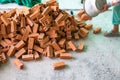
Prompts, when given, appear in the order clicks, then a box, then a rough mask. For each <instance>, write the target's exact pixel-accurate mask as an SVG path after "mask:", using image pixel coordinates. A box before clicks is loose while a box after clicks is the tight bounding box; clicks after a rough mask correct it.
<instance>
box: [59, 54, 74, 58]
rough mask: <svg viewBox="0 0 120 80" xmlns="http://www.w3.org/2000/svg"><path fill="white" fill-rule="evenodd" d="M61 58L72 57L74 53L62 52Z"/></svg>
mask: <svg viewBox="0 0 120 80" xmlns="http://www.w3.org/2000/svg"><path fill="white" fill-rule="evenodd" d="M60 58H61V59H71V58H72V55H71V54H70V53H61V54H60Z"/></svg>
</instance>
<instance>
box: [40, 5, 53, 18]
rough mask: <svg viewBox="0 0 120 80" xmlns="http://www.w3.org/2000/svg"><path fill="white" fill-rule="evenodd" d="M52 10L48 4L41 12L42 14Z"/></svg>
mask: <svg viewBox="0 0 120 80" xmlns="http://www.w3.org/2000/svg"><path fill="white" fill-rule="evenodd" d="M51 11H52V10H51V7H50V6H48V7H46V8H45V9H44V11H43V12H42V15H44V16H45V15H48V14H49V13H50V12H51Z"/></svg>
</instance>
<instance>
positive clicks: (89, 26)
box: [84, 24, 93, 30]
mask: <svg viewBox="0 0 120 80" xmlns="http://www.w3.org/2000/svg"><path fill="white" fill-rule="evenodd" d="M84 27H85V28H86V29H87V30H90V29H92V27H93V24H87V25H85V26H84Z"/></svg>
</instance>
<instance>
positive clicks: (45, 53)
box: [42, 49, 47, 57]
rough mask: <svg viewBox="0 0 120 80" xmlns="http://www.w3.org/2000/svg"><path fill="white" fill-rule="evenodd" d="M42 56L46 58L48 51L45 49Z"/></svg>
mask: <svg viewBox="0 0 120 80" xmlns="http://www.w3.org/2000/svg"><path fill="white" fill-rule="evenodd" d="M42 55H43V56H45V57H47V50H46V49H44V51H43V53H42Z"/></svg>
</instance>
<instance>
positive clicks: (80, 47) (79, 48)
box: [78, 42, 84, 51]
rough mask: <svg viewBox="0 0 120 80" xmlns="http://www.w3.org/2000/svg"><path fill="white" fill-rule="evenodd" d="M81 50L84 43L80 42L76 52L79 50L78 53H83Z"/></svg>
mask: <svg viewBox="0 0 120 80" xmlns="http://www.w3.org/2000/svg"><path fill="white" fill-rule="evenodd" d="M83 49H84V43H83V42H81V43H80V44H79V46H78V50H79V51H83Z"/></svg>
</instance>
